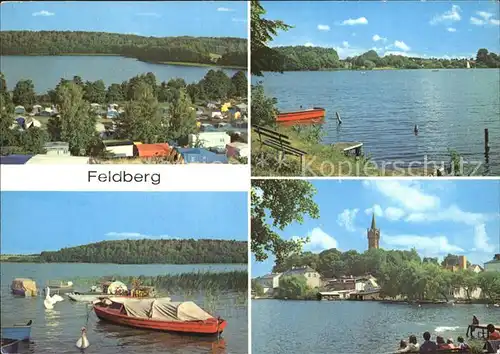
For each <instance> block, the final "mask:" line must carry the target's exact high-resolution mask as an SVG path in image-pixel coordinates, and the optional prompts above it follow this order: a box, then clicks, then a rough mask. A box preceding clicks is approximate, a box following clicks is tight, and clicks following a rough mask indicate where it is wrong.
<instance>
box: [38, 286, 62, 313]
mask: <svg viewBox="0 0 500 354" xmlns="http://www.w3.org/2000/svg"><path fill="white" fill-rule="evenodd" d="M45 293H46V296H45V300H44V301H43V305H44V306H45V308H46V309H53V308H54V304H55V303H56V302H60V301H63V300H64V299H63V298H62V297H61V296H60V295H57V294H54V295H52V297H51V296H50V288H49V287H48V286H47V288H46V289H45Z"/></svg>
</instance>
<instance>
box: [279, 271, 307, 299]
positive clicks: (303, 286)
mask: <svg viewBox="0 0 500 354" xmlns="http://www.w3.org/2000/svg"><path fill="white" fill-rule="evenodd" d="M310 290H311V289H310V288H309V286H308V285H307V279H306V277H304V276H285V277H282V278H280V284H279V287H278V290H277V297H279V298H286V299H291V300H297V299H303V298H304V297H306V296H307V295H309V293H310Z"/></svg>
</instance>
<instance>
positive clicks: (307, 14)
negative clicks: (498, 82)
mask: <svg viewBox="0 0 500 354" xmlns="http://www.w3.org/2000/svg"><path fill="white" fill-rule="evenodd" d="M262 5H263V6H264V8H265V9H266V11H267V14H266V15H265V17H266V18H268V19H279V20H283V21H284V22H285V23H287V24H289V25H293V26H294V28H293V29H290V30H289V31H288V32H283V31H280V32H279V33H278V36H277V37H275V40H274V41H273V45H280V46H282V45H311V46H322V47H331V48H335V49H336V50H337V51H338V53H339V56H340V57H341V58H346V57H348V56H354V55H359V54H362V53H364V52H366V51H368V50H370V49H374V50H376V51H377V52H378V53H379V55H383V54H384V53H386V54H390V53H392V54H402V55H408V56H420V57H425V56H429V57H461V56H466V57H471V56H473V57H475V56H476V53H477V50H478V49H479V48H487V49H488V50H489V51H493V52H500V44H499V40H500V37H499V18H500V16H499V6H498V2H497V1H490V0H483V1H455V2H449V1H439V2H437V1H436V2H435V1H385V2H383V1H369V2H367V1H339V2H327V1H311V2H302V1H300V2H299V1H287V2H282V1H271V2H269V1H265V2H262Z"/></svg>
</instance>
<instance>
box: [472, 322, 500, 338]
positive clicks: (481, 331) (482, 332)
mask: <svg viewBox="0 0 500 354" xmlns="http://www.w3.org/2000/svg"><path fill="white" fill-rule="evenodd" d="M486 326H488V325H487V324H478V325H469V327H467V333H466V334H465V335H466V336H467V337H469V335H470V336H471V337H472V335H473V333H472V328H473V327H474V328H475V331H476V332H478V335H477V337H481V338H486V337H488V331H487V330H486ZM495 329H496V330H497V331H500V325H495Z"/></svg>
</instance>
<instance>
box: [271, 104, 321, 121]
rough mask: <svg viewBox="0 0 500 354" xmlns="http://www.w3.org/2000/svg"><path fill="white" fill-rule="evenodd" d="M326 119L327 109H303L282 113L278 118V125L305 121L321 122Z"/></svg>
mask: <svg viewBox="0 0 500 354" xmlns="http://www.w3.org/2000/svg"><path fill="white" fill-rule="evenodd" d="M324 118H325V109H324V108H320V107H314V108H310V109H303V110H300V111H293V112H281V113H279V114H278V116H277V117H276V121H277V122H278V123H283V122H297V121H304V120H306V121H307V120H319V119H324Z"/></svg>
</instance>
